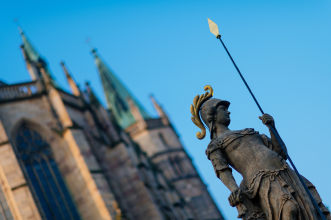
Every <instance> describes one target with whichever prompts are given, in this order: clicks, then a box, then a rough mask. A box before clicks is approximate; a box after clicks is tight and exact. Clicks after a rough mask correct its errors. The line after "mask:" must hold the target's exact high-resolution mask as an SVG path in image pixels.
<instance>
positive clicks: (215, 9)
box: [0, 0, 331, 219]
mask: <svg viewBox="0 0 331 220" xmlns="http://www.w3.org/2000/svg"><path fill="white" fill-rule="evenodd" d="M207 17H209V18H211V19H212V20H214V21H215V22H216V23H218V25H219V27H220V30H221V33H222V34H223V37H224V38H223V39H224V41H225V43H226V44H227V46H228V48H229V49H230V51H231V53H232V55H233V56H234V58H235V60H236V61H237V64H238V65H239V67H240V68H241V70H242V72H243V74H244V75H245V76H246V78H247V81H248V83H249V84H250V85H251V87H252V90H253V91H254V92H255V95H256V96H257V98H258V100H259V101H260V104H261V105H262V107H263V109H264V111H265V112H268V113H270V114H272V115H273V116H274V117H275V120H276V126H277V128H278V130H279V132H280V134H281V136H282V137H283V139H284V141H285V143H286V145H287V147H288V150H289V154H290V156H291V157H292V159H293V161H294V162H295V164H296V165H297V167H298V169H299V171H301V173H302V174H303V175H304V176H306V177H307V178H308V179H309V180H311V182H313V183H314V184H315V185H316V186H317V189H318V190H319V192H320V194H321V196H322V198H323V200H324V202H325V203H326V205H328V206H331V190H330V182H331V176H330V168H331V166H330V165H331V162H330V155H331V143H330V142H329V140H328V138H329V137H330V134H331V129H330V125H331V116H330V113H331V99H330V90H331V89H330V85H331V67H330V58H331V38H330V36H331V31H330V29H331V3H330V1H328V0H311V1H307V0H301V1H299V0H293V1H287V0H277V1H262V0H260V1H257V0H252V1H244V0H238V1H224V0H222V1H221V0H217V1H216V0H215V1H208V0H204V1H192V0H190V1H174V0H168V1H63V0H58V1H49V2H47V1H33V0H32V1H1V9H0V30H1V34H0V44H1V50H0V66H1V72H0V79H1V80H5V81H6V82H8V83H15V82H18V81H26V80H30V78H29V75H28V72H27V70H26V68H25V64H24V62H23V58H22V55H21V52H20V50H19V45H20V44H21V40H20V37H19V34H18V31H17V27H16V25H15V24H14V23H13V19H14V18H18V19H19V21H20V23H21V25H22V27H23V29H24V30H25V32H26V34H27V36H28V37H29V39H30V40H31V41H32V43H33V44H34V46H35V47H36V48H37V50H38V51H39V52H40V53H41V54H42V55H43V56H44V57H45V58H46V59H47V60H48V62H49V65H50V68H51V70H52V72H53V75H54V76H55V78H56V80H57V81H58V82H59V84H60V85H61V86H63V87H64V88H67V84H66V82H65V77H64V74H63V73H62V71H61V69H60V65H59V62H60V61H61V60H64V61H65V62H66V63H67V65H68V67H69V69H70V71H71V72H72V73H73V75H74V77H75V78H76V79H77V81H78V82H79V83H80V84H81V85H82V84H83V83H84V81H85V80H89V81H90V82H91V84H92V86H93V87H94V89H95V90H96V92H97V94H98V96H99V97H100V98H101V99H102V101H103V102H105V101H104V100H105V99H104V96H103V93H102V87H101V83H100V80H99V78H98V75H97V72H96V68H95V65H94V62H93V59H92V56H91V54H90V53H89V47H88V46H87V45H86V44H85V39H86V38H87V37H89V38H91V42H92V45H93V46H95V47H97V48H98V50H99V52H100V55H101V56H102V57H103V59H104V60H105V61H106V62H107V63H108V64H109V66H110V67H111V68H112V69H113V70H114V72H115V73H116V74H117V76H118V77H119V78H120V79H121V80H122V81H123V82H124V83H125V84H126V85H127V87H128V88H129V89H130V90H131V91H132V93H134V94H135V95H136V97H137V98H138V99H139V100H140V101H141V103H142V104H143V105H145V106H146V108H147V109H148V110H149V112H150V113H151V114H155V113H154V110H153V108H152V105H151V104H150V101H149V99H148V96H149V94H151V93H153V94H154V95H155V97H156V98H157V99H158V100H159V101H160V102H161V103H162V104H163V106H164V107H165V109H166V111H167V112H168V113H169V116H170V118H171V120H172V122H173V123H174V125H175V127H176V128H177V130H178V132H179V133H180V135H181V139H182V141H183V143H184V145H185V147H186V149H187V150H188V152H189V153H190V155H191V156H192V157H193V160H194V163H195V164H196V166H197V168H198V170H199V172H200V174H201V175H202V176H203V179H204V180H205V182H206V184H207V185H208V188H209V190H210V191H211V192H212V195H213V197H214V198H215V200H216V202H217V204H218V205H219V207H220V208H221V210H222V212H223V213H224V215H225V217H226V218H227V219H235V218H236V215H237V214H236V210H235V209H234V208H232V207H230V206H229V204H228V202H227V197H228V196H229V191H228V190H227V189H226V188H225V187H224V186H223V184H222V183H221V182H220V181H219V180H218V179H217V178H216V176H215V175H214V173H213V170H212V167H211V164H210V161H208V160H207V158H206V156H205V154H204V151H205V148H206V146H207V144H208V140H207V138H206V140H203V141H199V140H197V139H196V138H195V133H196V131H198V129H197V128H196V127H194V126H193V123H192V122H191V120H190V112H189V106H190V104H191V102H192V99H193V97H194V96H195V95H196V94H198V93H201V92H202V88H203V86H204V85H205V84H211V85H212V86H213V87H214V90H215V96H216V97H218V98H223V99H227V100H229V101H231V106H230V111H231V112H232V114H231V116H232V124H231V125H230V128H231V129H241V128H246V127H253V128H255V129H257V130H259V131H261V132H262V133H267V130H266V129H265V127H264V126H263V125H262V124H261V122H260V120H259V119H258V116H259V115H260V113H259V111H258V109H257V107H256V106H255V104H254V102H253V100H252V99H251V97H250V96H249V94H248V92H247V90H246V89H245V87H244V86H243V84H242V82H241V81H240V79H239V77H238V76H237V73H236V72H235V69H234V67H233V66H232V64H231V63H230V61H229V59H228V57H227V56H226V54H225V51H224V50H223V49H222V48H221V45H220V44H219V42H218V41H217V40H216V39H215V37H214V36H213V35H211V34H210V33H209V30H208V24H207ZM236 176H237V179H238V180H239V179H240V178H239V177H238V175H236Z"/></svg>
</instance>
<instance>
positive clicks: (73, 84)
mask: <svg viewBox="0 0 331 220" xmlns="http://www.w3.org/2000/svg"><path fill="white" fill-rule="evenodd" d="M60 64H61V66H62V69H63V72H64V73H65V74H66V78H67V81H68V84H69V86H70V89H71V92H72V94H74V95H75V96H80V90H79V88H78V86H77V84H76V82H75V80H74V79H73V78H72V77H71V75H70V73H69V71H68V69H67V67H66V66H65V64H64V62H63V61H62V62H61V63H60Z"/></svg>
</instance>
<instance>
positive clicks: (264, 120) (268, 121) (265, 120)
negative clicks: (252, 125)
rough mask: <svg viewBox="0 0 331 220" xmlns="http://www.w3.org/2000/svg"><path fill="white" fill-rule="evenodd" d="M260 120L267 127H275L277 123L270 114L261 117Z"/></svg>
mask: <svg viewBox="0 0 331 220" xmlns="http://www.w3.org/2000/svg"><path fill="white" fill-rule="evenodd" d="M259 119H260V120H262V123H263V124H265V125H267V126H268V125H271V126H272V127H275V121H274V118H273V117H272V116H271V115H269V114H263V115H262V116H260V117H259Z"/></svg>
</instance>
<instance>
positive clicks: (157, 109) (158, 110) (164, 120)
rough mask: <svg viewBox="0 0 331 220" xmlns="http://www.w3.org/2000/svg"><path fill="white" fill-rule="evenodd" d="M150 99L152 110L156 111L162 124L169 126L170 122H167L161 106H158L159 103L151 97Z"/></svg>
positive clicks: (166, 116)
mask: <svg viewBox="0 0 331 220" xmlns="http://www.w3.org/2000/svg"><path fill="white" fill-rule="evenodd" d="M150 98H151V100H152V103H153V105H154V108H155V109H156V111H157V113H158V115H159V116H160V118H161V120H162V122H163V124H165V125H169V124H170V121H169V118H168V115H167V114H166V113H165V111H164V110H163V108H162V106H161V105H159V103H158V102H157V101H156V100H155V98H154V96H153V95H151V96H150Z"/></svg>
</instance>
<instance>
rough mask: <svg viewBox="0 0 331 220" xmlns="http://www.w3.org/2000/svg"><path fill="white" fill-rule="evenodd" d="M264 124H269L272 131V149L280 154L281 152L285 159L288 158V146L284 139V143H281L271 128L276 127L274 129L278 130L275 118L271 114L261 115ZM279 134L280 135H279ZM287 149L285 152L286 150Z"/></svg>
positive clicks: (270, 131)
mask: <svg viewBox="0 0 331 220" xmlns="http://www.w3.org/2000/svg"><path fill="white" fill-rule="evenodd" d="M259 118H260V119H261V120H262V122H263V124H265V125H266V126H268V128H269V133H270V137H271V144H272V150H273V151H275V152H277V153H278V154H280V155H281V156H282V157H283V158H284V159H285V160H286V159H287V156H286V155H287V148H286V146H285V143H284V142H283V141H282V140H280V141H282V143H279V142H278V140H277V138H276V136H275V134H274V133H273V132H272V130H271V128H274V131H275V132H277V130H276V127H275V121H274V118H273V117H272V116H271V115H269V114H264V115H262V116H261V117H259ZM278 136H279V135H278ZM281 145H283V147H284V149H283V148H282V146H281ZM284 150H285V152H284Z"/></svg>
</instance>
